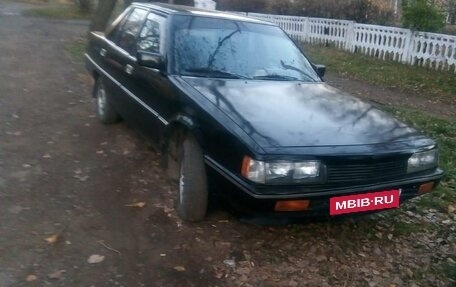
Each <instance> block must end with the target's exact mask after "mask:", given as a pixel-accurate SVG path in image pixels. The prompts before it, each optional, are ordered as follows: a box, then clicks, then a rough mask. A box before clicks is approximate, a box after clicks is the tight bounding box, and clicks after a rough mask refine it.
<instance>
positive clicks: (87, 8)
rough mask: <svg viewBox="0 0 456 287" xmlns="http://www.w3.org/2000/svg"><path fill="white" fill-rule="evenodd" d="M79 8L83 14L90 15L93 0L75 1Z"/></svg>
mask: <svg viewBox="0 0 456 287" xmlns="http://www.w3.org/2000/svg"><path fill="white" fill-rule="evenodd" d="M75 2H76V4H77V5H78V7H79V10H80V11H81V12H83V13H89V12H91V11H92V6H93V4H94V3H93V2H94V1H93V0H75Z"/></svg>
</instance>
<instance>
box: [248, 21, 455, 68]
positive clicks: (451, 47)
mask: <svg viewBox="0 0 456 287" xmlns="http://www.w3.org/2000/svg"><path fill="white" fill-rule="evenodd" d="M239 14H243V15H246V16H249V17H252V18H256V19H260V20H265V21H269V22H273V23H275V24H277V25H279V26H280V27H282V29H284V30H285V31H286V32H287V33H288V34H289V35H290V36H291V37H292V38H294V39H296V40H299V41H302V42H306V43H310V44H332V45H334V46H336V47H337V48H340V49H344V50H347V51H350V52H353V53H362V54H366V55H369V56H372V57H377V58H380V59H383V60H393V61H398V62H402V63H404V64H410V65H418V66H423V67H429V68H433V69H436V70H449V71H454V72H456V36H451V35H445V34H435V33H426V32H412V31H411V30H409V29H402V28H396V27H388V26H378V25H367V24H359V23H356V22H353V21H346V20H335V19H323V18H310V17H297V16H283V15H271V14H258V13H239Z"/></svg>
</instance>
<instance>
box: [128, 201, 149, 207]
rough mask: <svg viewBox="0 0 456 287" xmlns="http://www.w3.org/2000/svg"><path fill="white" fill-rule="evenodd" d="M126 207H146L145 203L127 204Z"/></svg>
mask: <svg viewBox="0 0 456 287" xmlns="http://www.w3.org/2000/svg"><path fill="white" fill-rule="evenodd" d="M125 206H127V207H139V208H143V207H144V206H146V203H145V202H137V203H131V204H127V205H125Z"/></svg>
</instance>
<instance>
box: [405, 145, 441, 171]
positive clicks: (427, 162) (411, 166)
mask: <svg viewBox="0 0 456 287" xmlns="http://www.w3.org/2000/svg"><path fill="white" fill-rule="evenodd" d="M438 161H439V154H438V151H437V150H436V149H433V150H430V151H425V152H418V153H415V154H413V155H412V156H411V157H410V158H409V160H408V165H407V172H408V173H412V172H418V171H423V170H427V169H432V168H435V167H437V165H438Z"/></svg>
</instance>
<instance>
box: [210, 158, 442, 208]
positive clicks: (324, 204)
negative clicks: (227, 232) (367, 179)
mask: <svg viewBox="0 0 456 287" xmlns="http://www.w3.org/2000/svg"><path fill="white" fill-rule="evenodd" d="M206 163H207V165H208V166H210V167H211V168H212V169H213V170H214V171H215V172H216V173H217V174H218V175H220V176H222V177H223V178H224V179H226V180H227V181H226V182H227V183H228V184H224V185H218V186H217V188H218V189H219V190H220V191H221V192H219V195H220V196H222V197H223V198H224V199H225V200H226V201H227V202H228V203H229V205H230V206H231V207H233V208H235V210H236V211H237V212H241V213H242V214H264V215H267V214H274V216H275V215H278V214H281V215H286V216H290V217H293V216H295V217H296V216H298V217H299V216H301V217H302V216H322V215H327V216H329V200H330V198H331V197H337V196H345V195H356V194H363V193H368V192H369V193H370V192H378V191H384V190H391V189H400V190H401V196H400V202H401V203H402V202H404V201H406V200H409V199H411V198H414V197H416V196H418V195H420V193H419V192H418V191H419V188H420V185H421V184H423V183H428V182H433V183H434V187H436V186H437V185H438V183H439V182H440V180H441V178H442V177H443V174H444V172H443V170H441V169H436V170H435V171H434V172H432V173H428V174H425V175H420V176H414V177H412V178H407V179H402V180H395V181H389V182H382V183H377V184H368V185H356V186H350V187H346V186H345V187H335V188H334V187H333V188H330V189H325V188H317V189H315V188H306V187H302V186H296V187H281V186H267V187H265V186H262V187H258V186H255V185H254V184H252V183H250V182H248V181H246V180H245V179H243V178H241V177H239V176H237V175H235V174H233V173H231V172H229V171H228V170H226V169H225V168H223V167H222V166H221V165H219V164H218V163H216V162H215V161H213V160H211V159H210V158H206ZM281 200H310V206H309V208H308V209H306V210H305V211H299V212H275V211H274V207H275V205H276V203H277V201H281Z"/></svg>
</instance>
